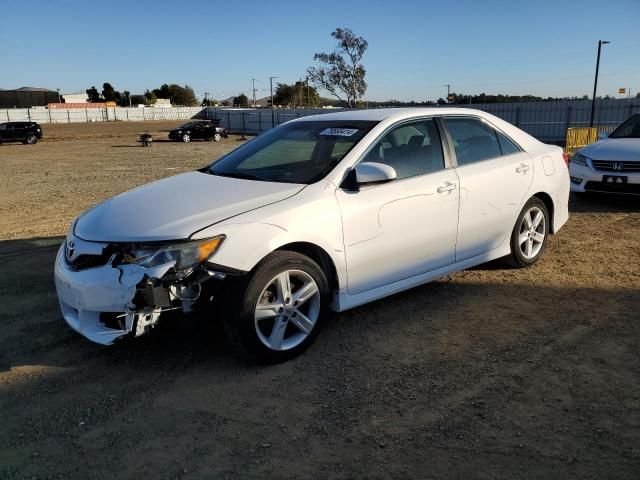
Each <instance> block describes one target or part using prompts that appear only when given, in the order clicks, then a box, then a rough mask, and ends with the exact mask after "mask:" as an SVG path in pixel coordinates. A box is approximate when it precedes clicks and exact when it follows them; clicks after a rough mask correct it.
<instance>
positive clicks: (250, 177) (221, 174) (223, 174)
mask: <svg viewBox="0 0 640 480" xmlns="http://www.w3.org/2000/svg"><path fill="white" fill-rule="evenodd" d="M209 172H210V173H211V175H217V176H218V177H229V178H240V179H242V180H258V181H259V182H265V181H266V180H265V179H264V178H261V177H258V176H257V175H251V174H250V173H242V172H214V171H213V170H209Z"/></svg>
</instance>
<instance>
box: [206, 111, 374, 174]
mask: <svg viewBox="0 0 640 480" xmlns="http://www.w3.org/2000/svg"><path fill="white" fill-rule="evenodd" d="M377 123H378V122H368V121H350V122H349V121H328V120H327V121H313V120H309V121H305V120H303V121H296V122H291V123H287V124H284V125H282V126H280V127H277V128H274V129H272V130H270V131H268V132H267V133H264V134H263V135H260V136H259V137H256V138H255V139H254V140H252V141H250V142H248V143H246V144H244V145H243V146H242V147H240V148H238V149H236V150H234V151H233V152H231V153H229V154H228V155H226V156H224V157H223V158H222V159H220V160H218V161H217V162H215V163H214V164H213V165H211V166H210V167H209V168H208V170H207V171H208V172H209V173H211V174H213V175H220V176H225V177H235V178H245V179H249V180H262V181H268V182H282V183H303V184H310V183H314V182H317V181H318V180H320V179H322V178H324V177H325V176H326V175H327V174H328V173H329V172H330V171H331V170H333V168H334V167H335V166H336V165H338V163H340V161H342V159H343V158H344V157H345V155H346V154H347V153H349V152H350V151H351V149H352V148H353V147H354V146H355V145H356V144H357V143H358V142H359V141H360V140H361V139H362V137H364V136H365V135H366V134H367V133H368V132H369V131H370V130H371V129H372V128H373V127H374V126H375V125H376V124H377Z"/></svg>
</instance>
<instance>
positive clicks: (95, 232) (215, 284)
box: [55, 108, 569, 362]
mask: <svg viewBox="0 0 640 480" xmlns="http://www.w3.org/2000/svg"><path fill="white" fill-rule="evenodd" d="M568 197H569V175H568V169H567V165H566V159H565V158H564V156H563V153H562V150H561V149H560V148H559V147H555V146H550V145H545V144H543V143H541V142H539V141H538V140H536V139H534V138H533V137H531V136H529V135H527V134H526V133H524V132H522V131H521V130H519V129H517V128H516V127H514V126H513V125H511V124H509V123H507V122H504V121H502V120H500V119H499V118H496V117H494V116H492V115H489V114H487V113H484V112H481V111H476V110H470V109H455V108H417V109H380V110H364V111H346V112H340V113H331V114H325V115H316V116H310V117H305V118H300V119H298V120H294V121H291V122H288V123H286V124H284V125H282V126H280V127H277V128H275V129H273V130H271V131H269V132H267V133H265V134H263V135H261V136H259V137H257V138H255V139H254V140H252V141H250V142H248V143H246V144H245V145H243V146H241V147H240V148H238V149H236V150H234V151H232V152H231V153H229V154H228V155H226V156H224V157H223V158H221V159H220V160H218V161H216V162H215V163H213V164H212V165H210V166H208V167H205V168H203V169H201V170H199V171H195V172H189V173H183V174H180V175H176V176H174V177H170V178H166V179H164V180H160V181H157V182H154V183H151V184H149V185H145V186H142V187H140V188H137V189H135V190H132V191H129V192H126V193H123V194H120V195H118V196H116V197H114V198H112V199H110V200H107V201H105V202H103V203H101V204H99V205H97V206H96V207H94V208H92V209H90V210H88V211H87V212H85V213H83V214H82V215H81V216H80V217H79V218H77V219H76V220H75V221H74V222H73V224H72V225H71V228H70V231H69V234H68V236H67V238H66V240H65V242H64V243H63V245H62V246H61V248H60V250H59V252H58V256H57V259H56V262H55V283H56V289H57V293H58V298H59V300H60V306H61V309H62V314H63V316H64V318H65V320H66V321H67V323H68V324H69V325H70V326H71V327H72V328H73V329H75V330H76V331H78V332H79V333H81V334H82V335H84V336H85V337H87V338H89V339H90V340H93V341H95V342H98V343H102V344H109V343H112V342H114V341H115V340H117V339H119V338H121V337H124V336H127V335H131V336H138V335H141V334H143V333H145V332H147V331H148V330H149V329H151V328H152V327H154V326H155V325H156V324H157V323H158V322H159V321H160V320H161V318H164V317H165V312H167V311H170V310H179V311H180V310H181V311H189V310H191V309H194V308H206V309H207V310H205V311H210V312H212V313H211V315H212V316H213V315H214V312H216V314H219V315H220V316H221V317H222V320H223V322H224V325H225V328H226V331H227V333H228V336H229V338H230V340H231V341H232V342H233V343H234V344H235V345H236V346H237V347H238V348H239V349H240V350H241V351H243V352H245V353H247V354H248V355H250V356H251V357H252V358H254V359H256V360H257V361H261V362H278V361H283V360H286V359H288V358H291V357H292V356H294V355H296V354H298V353H300V352H301V351H302V350H304V349H305V348H306V347H308V346H309V345H310V343H311V342H312V341H313V339H314V338H315V337H316V335H317V334H318V331H319V329H320V327H321V325H322V322H323V320H324V319H325V318H326V316H327V313H328V312H329V311H331V310H333V311H338V312H340V311H344V310H347V309H349V308H353V307H355V306H358V305H362V304H364V303H367V302H371V301H373V300H376V299H379V298H382V297H386V296H388V295H391V294H393V293H396V292H399V291H402V290H405V289H408V288H411V287H414V286H416V285H420V284H423V283H425V282H428V281H430V280H433V279H436V278H438V277H442V276H445V275H447V274H450V273H452V272H455V271H459V270H462V269H465V268H469V267H472V266H474V265H478V264H481V263H484V262H488V261H490V260H493V259H497V258H502V257H505V258H506V259H507V260H508V261H509V262H510V263H511V264H512V265H514V266H517V267H527V266H530V265H532V264H533V263H535V262H536V261H537V260H538V259H539V258H540V256H541V255H542V253H543V251H544V248H545V245H546V241H547V236H548V235H549V234H552V233H555V232H557V231H558V230H559V229H560V227H562V225H563V224H564V223H565V222H566V221H567V218H568V207H567V205H568ZM216 306H217V307H220V308H216Z"/></svg>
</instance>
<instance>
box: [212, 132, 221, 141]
mask: <svg viewBox="0 0 640 480" xmlns="http://www.w3.org/2000/svg"><path fill="white" fill-rule="evenodd" d="M212 139H213V141H214V142H219V141H220V140H222V135H220V134H219V133H214V134H213V137H212Z"/></svg>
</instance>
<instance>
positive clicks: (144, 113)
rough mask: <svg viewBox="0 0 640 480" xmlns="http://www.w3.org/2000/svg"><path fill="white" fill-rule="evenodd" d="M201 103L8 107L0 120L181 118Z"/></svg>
mask: <svg viewBox="0 0 640 480" xmlns="http://www.w3.org/2000/svg"><path fill="white" fill-rule="evenodd" d="M201 110H202V107H172V108H120V107H118V108H52V109H44V108H10V109H6V110H0V122H38V123H83V122H144V121H147V120H184V119H189V118H191V117H193V116H194V115H197V114H198V113H199V112H200V111H201Z"/></svg>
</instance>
